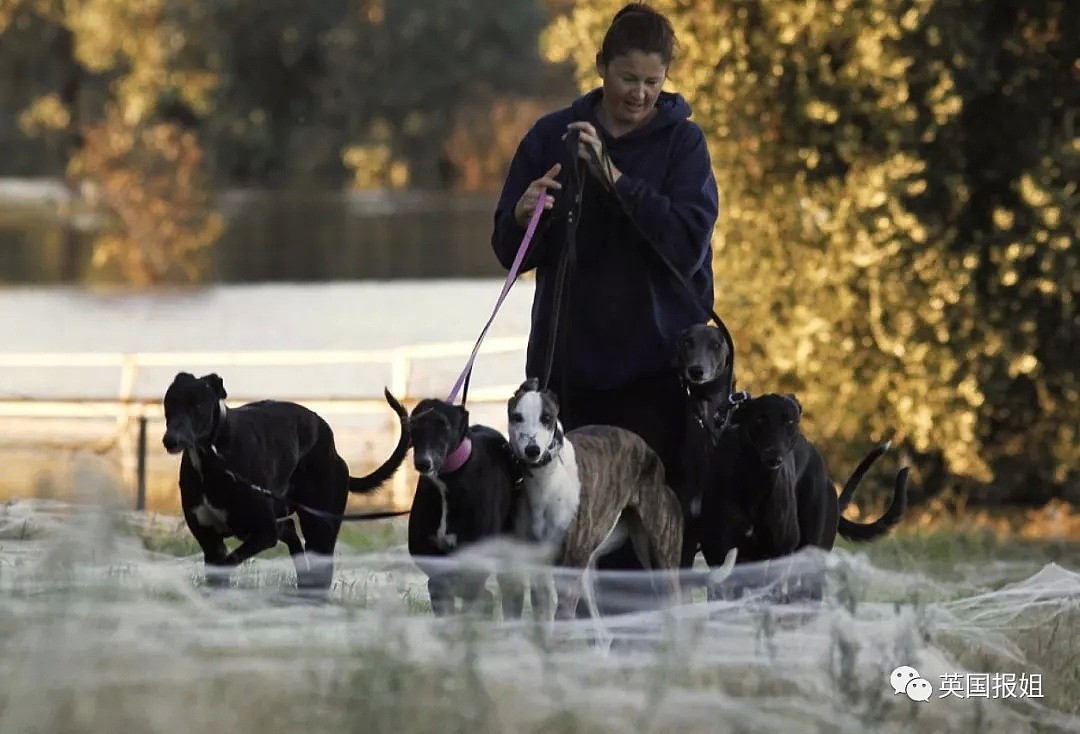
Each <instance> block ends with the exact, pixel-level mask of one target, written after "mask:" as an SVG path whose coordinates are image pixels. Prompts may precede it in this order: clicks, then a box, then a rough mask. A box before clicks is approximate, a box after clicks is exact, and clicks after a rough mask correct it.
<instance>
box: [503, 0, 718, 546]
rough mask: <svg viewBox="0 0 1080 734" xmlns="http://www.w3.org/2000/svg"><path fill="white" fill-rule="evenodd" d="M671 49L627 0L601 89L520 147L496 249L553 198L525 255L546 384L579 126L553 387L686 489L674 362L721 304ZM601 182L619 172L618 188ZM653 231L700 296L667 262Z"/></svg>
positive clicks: (531, 365)
mask: <svg viewBox="0 0 1080 734" xmlns="http://www.w3.org/2000/svg"><path fill="white" fill-rule="evenodd" d="M674 48H675V34H674V32H673V30H672V28H671V24H670V23H669V22H668V20H667V19H666V18H665V17H664V16H663V15H661V14H660V13H657V12H656V11H654V10H652V9H651V8H650V7H649V6H648V5H646V4H644V3H631V4H629V5H627V6H625V7H624V8H623V9H622V10H620V11H619V12H618V13H617V14H616V15H615V17H614V18H613V19H612V22H611V25H610V27H609V28H608V30H607V33H606V34H605V36H604V40H603V44H602V45H601V47H600V51H599V53H598V54H597V56H596V71H597V74H598V75H599V77H600V79H601V80H602V85H601V86H600V87H599V88H598V89H594V90H593V91H591V92H589V93H588V94H586V95H585V96H583V97H581V98H579V99H577V100H575V101H574V102H573V104H571V105H570V106H569V107H567V108H565V109H562V110H558V111H556V112H553V113H551V114H548V115H546V116H544V117H543V118H541V119H540V120H539V121H538V122H537V123H536V124H535V125H534V126H533V128H532V129H531V130H530V131H529V132H528V133H527V134H526V136H525V138H524V139H523V140H522V141H521V143H520V145H519V146H518V150H517V153H516V154H515V156H514V159H513V161H512V162H511V164H510V171H509V173H508V174H507V177H506V182H505V183H504V185H503V190H502V195H501V196H500V198H499V203H498V205H497V207H496V210H495V229H494V233H493V235H492V247H493V248H494V250H495V253H496V255H497V256H498V258H499V261H500V262H501V263H502V264H503V266H504V267H507V268H509V267H510V265H511V263H512V262H513V260H514V256H515V254H516V252H517V248H518V245H519V244H520V243H521V239H522V237H523V235H524V233H525V227H526V225H527V223H528V221H529V218H530V216H531V214H532V212H533V209H534V207H535V206H536V203H537V201H538V200H539V198H540V197H544V208H545V209H546V210H547V211H546V212H545V215H544V217H545V219H546V220H548V221H546V222H543V223H542V229H541V232H540V234H539V235H538V238H537V241H536V242H535V243H534V244H533V246H532V249H531V250H530V256H529V257H528V258H527V259H526V262H525V269H528V268H533V267H535V268H536V294H535V296H534V302H533V311H532V330H531V334H530V337H529V349H528V358H527V364H526V373H527V375H528V376H530V377H538V378H540V379H541V380H543V379H544V377H545V372H546V368H547V359H548V344H547V342H548V339H549V332H550V329H551V319H552V318H553V316H554V311H555V301H556V295H555V290H556V289H555V280H556V277H555V276H556V264H557V262H558V256H559V252H560V250H561V248H562V246H563V244H564V240H565V232H566V226H565V223H564V222H563V220H562V218H561V217H559V216H558V213H559V212H560V211H562V210H564V209H565V207H566V205H567V204H568V203H569V202H563V201H560V200H559V196H560V192H561V191H562V190H563V189H564V187H565V185H566V183H567V181H568V173H569V170H568V169H569V165H565V164H560V161H563V160H564V150H565V147H566V143H565V142H564V140H565V136H566V135H567V133H568V132H570V131H572V130H575V131H577V134H578V135H579V136H580V138H579V144H578V151H577V154H578V156H579V157H580V158H581V159H582V160H584V161H585V164H586V166H587V170H588V173H587V174H586V175H585V177H584V178H585V180H584V188H583V192H582V202H581V214H580V218H579V221H578V225H577V236H576V246H575V250H576V257H575V259H574V261H573V263H572V266H571V267H572V271H571V272H570V274H569V277H568V281H569V282H568V285H567V287H566V289H565V293H564V298H565V299H566V303H565V309H566V310H565V311H564V313H565V318H563V319H562V320H560V322H559V331H560V334H559V336H558V338H557V340H556V341H557V344H559V348H558V349H556V351H555V355H554V361H553V364H552V369H551V377H550V387H551V388H552V389H553V390H554V391H555V393H556V395H557V396H558V398H559V403H560V406H561V409H562V413H561V416H560V417H561V419H562V422H563V425H564V426H565V428H566V429H567V430H569V429H571V428H574V427H576V426H581V425H586V424H590V423H599V424H608V425H615V426H621V427H623V428H626V429H628V430H631V431H634V432H635V433H638V434H639V435H640V436H641V437H642V438H644V439H645V440H646V441H647V442H648V443H649V445H651V446H652V447H653V448H654V449H655V450H656V452H657V453H658V454H659V455H660V457H661V459H662V460H663V462H664V465H665V469H666V470H667V473H668V477H669V480H670V481H671V483H672V484H674V485H676V486H677V484H678V482H679V475H680V473H681V472H680V470H679V466H678V464H679V447H680V444H681V442H682V437H683V420H684V419H683V400H684V392H683V390H682V387H681V386H680V384H679V379H678V376H677V375H676V373H675V371H674V369H673V367H672V360H673V358H674V355H675V340H676V338H677V337H678V335H679V333H680V332H681V331H682V330H683V329H684V328H686V327H687V326H689V325H691V324H694V323H701V322H704V321H706V320H707V314H708V312H709V311H708V309H710V308H711V307H712V303H713V279H712V247H711V235H712V229H713V225H714V224H715V223H716V217H717V207H718V202H717V198H718V197H717V190H716V181H715V180H714V178H713V175H712V165H711V161H710V158H709V151H708V148H707V147H706V143H705V136H704V135H703V134H702V132H701V129H700V128H699V127H698V126H697V125H696V124H694V123H693V122H691V121H690V120H689V119H688V118H689V117H690V106H689V105H688V104H687V102H686V101H685V100H684V99H683V98H682V97H681V96H680V95H678V94H671V93H667V92H663V91H661V87H662V86H663V83H664V80H665V79H666V78H667V72H668V68H669V66H670V65H671V62H672V60H673V58H674ZM601 141H602V146H601ZM605 149H606V152H607V154H608V156H610V159H605V157H604V155H603V154H602V151H603V150H605ZM597 162H603V163H606V167H607V170H603V167H602V166H601V165H597ZM560 174H561V175H560ZM605 181H607V182H611V181H613V182H614V193H612V192H611V191H609V190H608V188H607V185H605ZM557 203H558V204H559V206H556V204H557ZM552 210H554V211H552ZM643 233H644V234H646V235H648V238H649V239H651V240H652V241H653V242H654V243H655V244H656V246H658V247H660V248H662V249H663V251H664V253H665V254H666V255H667V257H668V259H669V260H671V261H672V263H673V264H674V265H675V266H676V267H677V268H678V269H679V270H680V271H681V273H682V274H683V276H684V279H685V280H686V281H687V282H689V283H690V284H691V285H692V292H687V289H686V287H685V285H683V284H682V283H680V281H679V279H677V278H676V277H674V275H673V274H672V273H671V272H670V271H668V270H667V269H666V268H665V267H664V266H663V265H662V264H661V263H660V261H659V260H658V259H657V258H656V256H655V254H654V253H653V252H652V245H650V244H649V243H648V241H647V240H646V239H645V237H644V236H643ZM601 565H602V566H603V565H607V564H601Z"/></svg>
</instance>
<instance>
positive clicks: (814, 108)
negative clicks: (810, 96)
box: [806, 99, 840, 125]
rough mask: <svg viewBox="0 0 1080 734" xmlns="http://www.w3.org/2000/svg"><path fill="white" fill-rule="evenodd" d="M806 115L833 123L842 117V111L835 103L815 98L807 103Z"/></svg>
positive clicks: (812, 118)
mask: <svg viewBox="0 0 1080 734" xmlns="http://www.w3.org/2000/svg"><path fill="white" fill-rule="evenodd" d="M806 116H807V117H809V118H810V119H811V120H820V121H822V122H827V123H829V124H830V125H831V124H833V123H835V122H836V121H837V120H838V119H840V112H839V110H837V109H836V107H835V106H834V105H831V104H829V103H827V102H824V101H822V100H819V99H815V100H811V101H810V102H808V103H807V105H806Z"/></svg>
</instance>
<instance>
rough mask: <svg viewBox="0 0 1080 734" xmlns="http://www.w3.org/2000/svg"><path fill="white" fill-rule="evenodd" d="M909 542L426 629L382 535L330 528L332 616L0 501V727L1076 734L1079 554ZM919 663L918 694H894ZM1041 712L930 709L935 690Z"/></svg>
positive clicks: (141, 544)
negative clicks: (966, 682)
mask: <svg viewBox="0 0 1080 734" xmlns="http://www.w3.org/2000/svg"><path fill="white" fill-rule="evenodd" d="M963 527H964V525H963V524H960V525H957V526H954V527H949V528H945V529H933V528H920V527H917V526H916V527H909V528H907V529H905V530H903V531H901V532H898V533H896V534H895V535H893V536H892V537H889V538H886V539H884V540H882V541H879V542H876V543H873V544H870V545H865V546H859V547H853V546H849V545H845V544H841V546H840V547H838V548H837V549H836V550H835V551H834V552H833V553H832V554H831V555H830V556H829V559H828V590H827V594H826V598H825V601H824V602H823V603H822V604H821V605H819V606H816V607H809V606H805V605H777V604H770V603H767V602H765V601H763V600H761V599H755V598H750V599H744V600H742V601H739V602H721V601H716V602H705V601H704V598H703V596H702V595H701V593H700V592H698V594H697V596H696V599H697V601H695V602H694V603H689V604H684V605H682V606H680V607H678V608H676V609H674V610H668V611H665V612H643V613H639V614H634V615H626V616H623V617H618V618H609V619H608V620H607V621H606V623H605V629H606V632H607V633H608V634H610V635H612V636H613V637H614V638H615V643H614V644H613V646H612V648H611V651H610V652H607V653H605V652H604V651H603V650H602V649H601V648H599V647H598V646H597V645H595V644H594V643H593V638H594V634H595V628H594V626H593V625H592V623H591V622H589V621H587V620H581V621H574V622H567V623H559V624H558V625H556V627H555V628H554V629H553V630H551V631H550V632H549V631H547V630H545V628H543V627H541V626H538V625H536V624H534V623H532V622H531V621H529V620H526V621H509V622H502V621H492V620H488V619H480V618H476V617H471V616H467V615H462V616H459V617H455V618H450V619H441V620H435V619H433V618H432V616H431V614H430V610H429V606H428V602H427V595H426V589H425V585H424V577H423V576H422V575H421V574H420V573H419V572H418V571H417V570H416V569H415V567H413V565H412V564H411V562H410V561H409V559H408V556H407V553H406V552H405V550H404V547H403V544H404V542H405V532H404V528H405V524H404V522H403V521H401V520H394V521H379V522H373V523H361V524H354V525H350V526H348V527H347V528H346V530H345V531H344V532H343V534H342V538H341V544H340V546H339V551H338V553H337V557H336V574H335V583H334V587H333V588H332V590H331V594H330V599H329V600H328V601H326V602H324V603H313V602H310V601H305V600H303V599H301V598H298V597H297V596H296V595H295V593H294V591H290V587H291V585H292V583H293V581H294V578H293V575H292V569H291V562H290V561H289V559H288V558H287V557H286V555H285V554H284V552H282V551H278V552H276V553H271V554H266V555H265V556H264V557H260V558H259V559H258V560H256V561H254V562H251V563H248V564H245V565H244V566H243V567H242V568H241V569H239V571H238V572H237V573H236V575H235V578H234V585H233V588H232V589H229V590H227V591H210V590H209V589H207V588H206V587H205V586H204V585H203V582H202V564H201V562H200V558H199V556H198V551H197V548H196V546H195V545H194V543H193V542H192V540H191V539H190V536H189V534H188V533H187V530H186V528H184V527H182V524H181V523H180V522H178V521H177V520H176V519H175V518H162V517H157V518H147V517H143V516H139V515H134V514H131V513H126V512H107V511H93V510H87V509H80V508H74V507H72V506H70V505H65V504H59V503H19V504H14V505H9V506H6V507H4V508H2V510H0V599H2V601H0V651H2V653H0V676H2V678H0V680H3V681H4V683H3V684H0V731H3V732H5V733H6V732H20V733H21V732H35V733H36V732H42V733H44V732H114V731H124V732H140V733H141V732H163V733H165V732H168V733H170V734H171V733H172V732H189V731H190V732H204V731H207V730H222V729H227V730H229V731H230V732H252V733H253V734H254V733H255V732H259V733H262V732H270V731H290V730H294V729H297V728H299V729H302V730H304V731H329V730H333V731H336V732H338V731H340V732H360V731H363V732H384V731H385V732H402V733H410V732H429V731H430V732H462V733H465V732H468V733H470V734H473V733H479V732H509V731H513V732H536V733H537V734H541V733H542V734H549V733H550V734H556V733H561V732H568V733H569V732H676V731H677V732H680V734H686V733H687V732H757V731H768V732H770V733H771V734H772V733H775V732H788V731H791V732H806V731H810V732H815V731H823V732H824V731H828V732H837V731H840V732H848V731H850V732H866V731H875V732H908V731H927V732H931V731H932V732H942V731H970V732H973V733H974V732H999V731H1000V732H1026V731H1031V732H1036V731H1076V730H1077V729H1078V728H1080V718H1078V717H1077V714H1080V673H1078V671H1080V633H1078V632H1077V630H1080V575H1078V574H1077V571H1078V570H1080V546H1078V545H1076V544H1072V543H1068V542H1064V541H1057V542H1046V541H1037V540H1031V539H1022V538H1012V539H1009V538H1004V537H1002V536H1000V535H998V534H995V533H993V532H991V531H989V530H976V531H971V532H965V531H962V530H960V529H958V528H963ZM899 665H911V666H914V667H916V668H917V669H918V670H919V672H920V673H921V674H922V676H923V677H924V678H926V679H927V680H929V681H931V682H932V683H933V685H934V695H933V697H932V698H931V700H929V701H925V702H915V701H912V700H910V699H909V698H908V697H907V696H904V695H896V694H894V692H893V690H892V689H891V687H890V685H889V683H888V678H889V673H890V672H891V670H892V669H893V668H895V667H897V666H899ZM969 673H971V674H979V673H987V674H994V673H1012V674H1017V675H1019V674H1024V675H1026V676H1030V675H1032V674H1039V675H1041V676H1042V678H1041V681H1042V694H1043V695H1042V697H1041V698H1016V697H1013V698H1008V699H1006V698H1002V697H997V698H995V697H991V696H988V697H986V698H966V699H963V700H961V699H958V698H956V697H954V696H950V697H948V698H941V697H940V695H941V690H942V689H941V685H940V684H941V683H942V681H943V679H942V676H947V675H955V674H963V675H966V674H969Z"/></svg>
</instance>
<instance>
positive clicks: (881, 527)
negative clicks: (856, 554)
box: [837, 467, 908, 542]
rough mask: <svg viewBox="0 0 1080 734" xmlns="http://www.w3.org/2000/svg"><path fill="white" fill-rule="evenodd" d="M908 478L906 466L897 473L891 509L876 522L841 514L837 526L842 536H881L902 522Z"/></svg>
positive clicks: (869, 538) (871, 537) (851, 538)
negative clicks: (848, 517) (862, 520)
mask: <svg viewBox="0 0 1080 734" xmlns="http://www.w3.org/2000/svg"><path fill="white" fill-rule="evenodd" d="M907 480H908V468H907V467H904V468H903V469H901V470H900V471H899V472H898V473H897V475H896V489H895V490H894V492H893V498H892V502H890V503H889V509H888V510H886V511H885V514H884V515H882V516H881V517H879V518H878V519H877V520H875V521H874V522H871V523H866V524H862V523H857V522H852V521H851V520H848V519H846V518H844V517H843V516H841V517H840V524H839V527H838V528H837V530H838V532H839V533H840V535H841V537H843V538H846V539H847V540H854V541H856V542H861V541H867V540H873V539H874V538H879V537H881V536H882V535H884V534H885V533H887V532H889V530H891V529H892V528H893V526H895V525H896V524H897V523H898V522H900V518H901V516H903V514H904V510H905V509H906V508H907Z"/></svg>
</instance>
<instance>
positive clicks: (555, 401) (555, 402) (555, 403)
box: [540, 390, 559, 418]
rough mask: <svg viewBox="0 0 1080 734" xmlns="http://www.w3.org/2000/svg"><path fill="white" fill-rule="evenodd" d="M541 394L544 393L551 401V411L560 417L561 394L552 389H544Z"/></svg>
mask: <svg viewBox="0 0 1080 734" xmlns="http://www.w3.org/2000/svg"><path fill="white" fill-rule="evenodd" d="M540 394H541V395H543V396H544V398H545V399H547V401H548V402H549V403H551V412H552V413H554V414H555V417H556V418H558V417H559V396H558V395H556V394H555V393H554V392H553V391H551V390H542V391H541V393H540Z"/></svg>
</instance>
